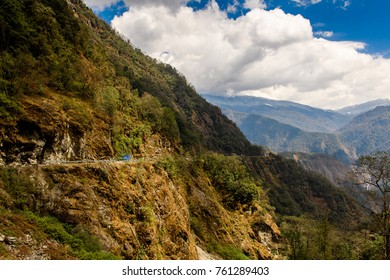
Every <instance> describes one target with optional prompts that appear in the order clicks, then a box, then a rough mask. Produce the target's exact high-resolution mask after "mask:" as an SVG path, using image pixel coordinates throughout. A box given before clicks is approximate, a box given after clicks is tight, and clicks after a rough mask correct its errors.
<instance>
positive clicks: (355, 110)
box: [336, 99, 390, 116]
mask: <svg viewBox="0 0 390 280" xmlns="http://www.w3.org/2000/svg"><path fill="white" fill-rule="evenodd" d="M389 105H390V100H389V99H377V100H372V101H369V102H366V103H362V104H358V105H353V106H348V107H345V108H342V109H339V110H336V112H338V113H341V114H348V115H354V116H356V115H359V114H362V113H365V112H367V111H371V110H373V109H375V108H376V107H378V106H389Z"/></svg>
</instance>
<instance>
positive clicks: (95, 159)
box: [0, 0, 358, 259]
mask: <svg viewBox="0 0 390 280" xmlns="http://www.w3.org/2000/svg"><path fill="white" fill-rule="evenodd" d="M0 15H1V18H0V22H1V23H2V24H1V25H0V29H1V30H0V31H1V32H0V43H1V45H0V52H1V60H0V116H1V119H2V122H1V123H0V158H1V160H0V214H1V215H0V258H1V259H63V258H65V259H74V258H75V259H98V258H103V259H107V258H120V259H195V258H199V256H200V255H199V253H198V251H200V249H199V248H201V249H202V250H203V251H207V252H208V253H210V255H212V256H213V257H214V258H226V259H247V258H251V259H273V258H281V257H283V256H280V255H279V253H278V252H281V249H286V243H285V241H284V239H283V237H282V235H281V232H280V229H279V227H278V225H277V223H276V216H277V215H303V214H307V215H312V216H313V217H323V215H322V213H331V216H330V218H329V219H330V220H331V221H332V222H334V223H335V225H338V224H345V223H347V222H346V221H350V219H351V217H352V218H354V216H355V214H356V213H358V212H357V211H356V207H355V206H354V205H353V203H352V202H351V200H350V199H349V198H348V196H347V195H346V194H345V193H343V192H342V191H341V190H340V189H338V188H337V187H335V186H334V185H332V184H331V183H329V182H328V181H326V180H323V179H322V178H319V177H316V176H315V175H313V174H311V173H309V172H307V171H305V170H304V169H303V168H301V167H299V166H298V165H297V164H296V163H295V162H294V161H288V160H285V159H282V158H280V157H277V156H274V155H272V154H269V155H266V154H265V153H264V150H263V149H262V148H260V147H258V146H252V145H250V144H249V141H248V140H247V139H246V138H245V137H244V136H243V134H242V133H241V132H240V131H239V130H238V128H237V127H236V126H235V125H234V123H233V122H231V121H230V120H228V119H227V118H226V117H225V116H224V115H222V113H221V111H220V109H218V108H217V107H214V106H212V105H210V104H208V103H207V102H206V101H205V100H204V99H203V98H202V97H200V96H198V95H197V94H196V92H195V91H194V89H193V88H192V87H191V86H189V85H188V84H187V82H186V80H185V78H184V77H182V76H181V75H179V74H178V73H177V72H176V71H175V70H174V69H173V68H172V67H171V66H169V65H165V64H162V63H158V62H157V61H155V60H153V59H151V58H149V57H147V56H145V55H144V54H143V53H142V52H141V51H140V50H137V49H134V48H133V47H132V46H131V45H130V44H129V42H127V41H125V40H123V38H121V37H120V36H118V35H117V34H116V33H115V31H113V30H112V29H111V28H110V27H109V26H108V25H107V24H106V23H104V22H103V21H101V20H99V19H98V18H97V17H96V16H95V15H94V14H93V13H92V11H91V10H90V9H88V8H87V7H86V6H85V5H84V4H83V2H82V1H80V0H68V1H65V0H34V1H31V0H17V1H14V0H12V1H11V0H3V1H2V2H1V3H0ZM216 152H218V153H216ZM124 155H131V156H132V160H131V161H122V160H120V159H121V158H122V156H124ZM237 155H240V156H237ZM118 159H119V160H118ZM348 224H349V223H348Z"/></svg>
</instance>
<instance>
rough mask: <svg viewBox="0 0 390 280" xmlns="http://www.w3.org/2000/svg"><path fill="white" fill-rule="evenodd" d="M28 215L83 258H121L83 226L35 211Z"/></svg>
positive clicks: (45, 230) (51, 235) (50, 234)
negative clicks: (41, 214) (108, 250)
mask: <svg viewBox="0 0 390 280" xmlns="http://www.w3.org/2000/svg"><path fill="white" fill-rule="evenodd" d="M26 215H27V216H28V217H29V218H30V219H32V220H34V221H36V222H37V223H38V225H39V226H40V227H41V228H42V229H43V231H44V232H45V233H46V234H48V235H49V236H50V237H52V238H53V239H55V240H56V241H58V242H59V243H61V244H64V245H69V246H70V248H71V251H72V253H73V254H74V255H75V256H76V257H78V258H79V259H82V260H103V259H105V260H113V259H119V257H118V256H115V255H113V254H111V253H109V252H106V251H104V250H102V248H101V244H100V241H99V238H98V237H97V236H93V235H91V234H90V233H89V232H88V231H87V230H86V229H85V228H83V226H81V225H79V226H77V227H73V226H72V225H70V224H66V223H62V222H61V221H59V220H58V219H57V218H55V217H51V216H45V217H39V216H37V215H36V214H34V213H31V212H26Z"/></svg>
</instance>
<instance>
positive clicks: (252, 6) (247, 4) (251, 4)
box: [244, 0, 267, 10]
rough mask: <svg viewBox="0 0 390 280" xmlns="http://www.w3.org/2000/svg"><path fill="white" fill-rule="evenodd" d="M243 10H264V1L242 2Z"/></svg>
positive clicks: (265, 5) (251, 0)
mask: <svg viewBox="0 0 390 280" xmlns="http://www.w3.org/2000/svg"><path fill="white" fill-rule="evenodd" d="M244 8H245V9H250V10H253V9H257V8H259V9H266V8H267V4H266V3H265V1H264V0H245V2H244Z"/></svg>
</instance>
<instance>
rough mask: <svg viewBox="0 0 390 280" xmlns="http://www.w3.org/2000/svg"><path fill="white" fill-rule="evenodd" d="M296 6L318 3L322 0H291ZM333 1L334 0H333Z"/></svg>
mask: <svg viewBox="0 0 390 280" xmlns="http://www.w3.org/2000/svg"><path fill="white" fill-rule="evenodd" d="M292 1H293V2H294V3H295V4H296V5H297V6H302V7H307V6H310V5H315V4H318V3H320V2H321V1H322V0H292ZM334 1H335V0H334Z"/></svg>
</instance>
